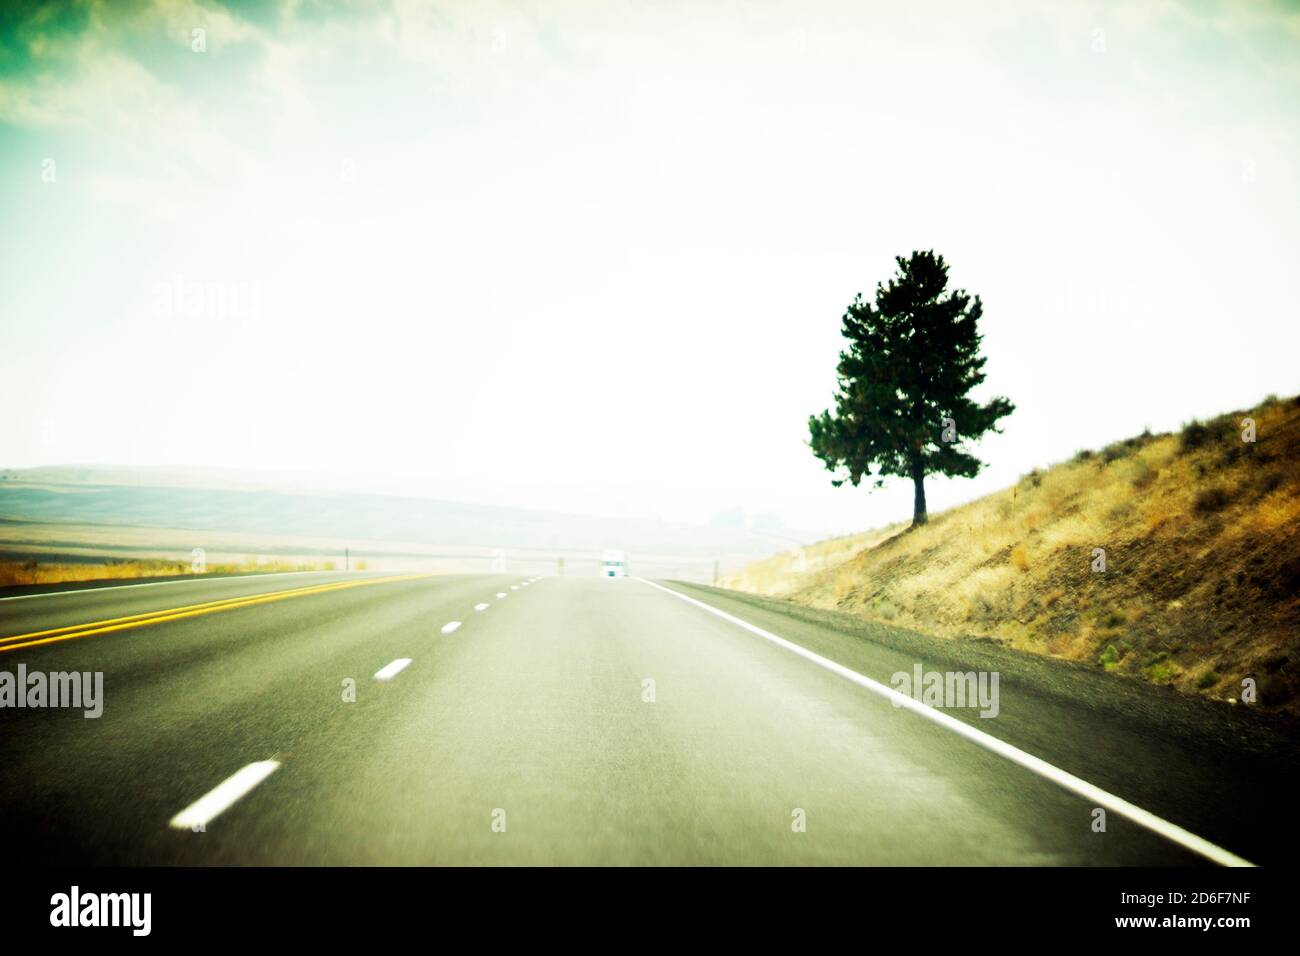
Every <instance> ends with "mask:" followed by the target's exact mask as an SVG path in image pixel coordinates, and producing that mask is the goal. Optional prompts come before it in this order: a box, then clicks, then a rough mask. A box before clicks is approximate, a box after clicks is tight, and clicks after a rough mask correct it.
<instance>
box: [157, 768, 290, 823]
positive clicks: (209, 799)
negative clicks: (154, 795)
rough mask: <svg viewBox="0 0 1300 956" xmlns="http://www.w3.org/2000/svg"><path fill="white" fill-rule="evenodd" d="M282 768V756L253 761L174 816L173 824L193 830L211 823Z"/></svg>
mask: <svg viewBox="0 0 1300 956" xmlns="http://www.w3.org/2000/svg"><path fill="white" fill-rule="evenodd" d="M279 769H280V762H279V761H278V760H259V761H258V762H257V763H250V764H249V765H248V766H247V767H244V768H243V769H241V770H239V771H237V772H236V773H235V774H234V776H232V777H228V778H227V779H226V780H224V781H223V782H221V783H219V784H217V786H216V787H215V788H213V789H212V790H209V791H208V792H207V793H205V794H204V795H203V796H201V797H199V799H197V800H195V801H194V802H193V803H191V804H190V805H189V806H188V807H186V808H185V809H184V810H182V811H181V812H180V813H178V814H176V816H174V817H172V818H171V823H170V825H171V827H172V828H173V829H176V830H192V829H194V828H195V827H204V826H207V825H208V824H209V823H211V822H212V821H213V820H215V819H216V818H217V817H218V816H220V815H221V814H222V813H224V812H225V811H226V810H229V809H230V807H231V806H233V805H234V803H235V801H236V800H238V799H239V798H240V797H242V796H244V794H246V793H248V791H250V790H252V789H253V788H254V787H256V786H257V785H258V784H259V783H261V782H262V781H263V780H265V779H266V778H267V777H269V776H271V774H273V773H275V772H276V771H277V770H279Z"/></svg>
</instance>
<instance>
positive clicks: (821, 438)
mask: <svg viewBox="0 0 1300 956" xmlns="http://www.w3.org/2000/svg"><path fill="white" fill-rule="evenodd" d="M896 261H897V262H898V274H897V275H896V276H895V277H894V278H892V279H890V281H889V284H888V285H877V286H876V302H875V305H872V304H871V303H870V302H864V301H863V299H862V296H861V294H859V295H858V296H857V297H856V298H855V299H854V300H853V304H852V305H850V306H849V308H848V311H847V312H845V313H844V320H843V322H844V327H843V333H844V337H845V338H846V339H848V340H849V347H848V349H847V351H844V352H841V353H840V363H839V367H838V369H837V373H838V378H839V390H838V392H837V393H836V396H835V411H834V413H832V412H830V411H824V412H822V413H821V414H820V415H813V416H811V417H809V419H808V430H809V433H810V434H811V441H810V442H809V445H810V446H811V447H812V450H813V453H814V454H815V455H816V456H817V457H818V458H820V459H821V460H822V461H823V462H824V463H825V464H826V470H827V471H830V472H832V473H835V474H837V477H836V478H835V479H834V480H833V481H832V484H834V485H835V486H836V487H839V486H840V485H842V484H844V482H846V481H847V482H849V483H850V484H852V485H853V486H854V487H857V486H858V484H859V483H860V482H861V481H862V479H863V478H870V479H872V480H873V483H874V486H875V487H877V488H878V487H880V486H881V485H882V484H884V480H885V478H886V477H889V476H897V477H900V478H910V479H911V480H912V482H913V484H914V487H915V491H916V499H915V507H914V509H913V513H912V526H913V527H915V526H916V525H920V524H924V523H925V520H926V511H925V476H926V475H935V474H938V475H952V476H961V477H964V478H972V477H974V476H975V475H977V474H979V470H980V468H981V467H982V466H983V463H982V462H981V461H980V460H979V459H978V458H976V457H975V456H974V455H972V454H970V452H968V451H966V450H965V449H964V447H963V446H964V444H965V443H966V442H968V441H972V440H974V439H977V438H979V437H980V436H981V435H983V434H984V433H985V432H988V431H994V432H996V431H999V429H998V428H997V423H998V421H999V420H1000V419H1002V418H1004V417H1005V416H1007V415H1009V414H1011V412H1012V411H1014V410H1015V406H1014V405H1012V404H1011V402H1010V401H1009V400H1007V399H1005V398H994V399H992V400H991V401H989V402H987V403H986V404H983V405H980V404H977V403H976V402H974V401H972V400H971V399H970V398H969V397H968V396H969V393H970V391H971V390H972V389H973V388H975V387H976V386H977V385H979V384H980V383H981V382H983V381H984V377H985V376H984V372H983V368H984V362H985V361H986V360H985V359H984V358H983V357H982V356H981V355H980V354H979V351H980V339H981V336H980V334H979V332H978V330H977V325H978V323H979V318H980V315H981V313H982V311H983V306H982V305H981V303H980V299H979V296H975V297H973V298H972V297H971V296H969V295H967V294H966V292H965V290H962V289H956V290H954V291H952V292H946V290H947V287H948V265H947V263H945V262H944V261H943V256H936V255H935V254H934V253H933V252H913V253H912V255H911V257H910V258H907V259H904V258H903V257H902V256H898V257H897V259H896ZM945 293H946V294H945ZM945 419H947V420H948V421H947V422H945ZM873 468H874V474H873V472H872V469H873Z"/></svg>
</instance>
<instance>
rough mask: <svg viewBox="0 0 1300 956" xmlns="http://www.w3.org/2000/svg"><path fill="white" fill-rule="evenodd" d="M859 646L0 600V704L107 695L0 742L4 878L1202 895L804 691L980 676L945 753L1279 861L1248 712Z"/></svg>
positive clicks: (612, 609)
mask: <svg viewBox="0 0 1300 956" xmlns="http://www.w3.org/2000/svg"><path fill="white" fill-rule="evenodd" d="M308 589H309V590H308ZM285 592H289V593H285ZM673 592H676V593H673ZM683 595H685V596H688V597H690V598H692V599H694V600H696V601H700V602H703V603H704V604H706V605H708V606H709V607H711V608H715V609H718V610H721V611H724V612H726V613H728V614H731V615H734V616H735V617H736V618H738V619H740V620H743V621H746V622H749V623H751V624H753V625H755V626H757V627H758V628H761V629H763V630H764V631H765V632H767V633H770V634H772V635H776V636H779V637H782V638H786V639H788V640H789V641H790V642H791V644H792V645H794V646H795V647H797V648H806V649H807V651H808V654H806V655H804V656H801V655H800V654H799V653H796V652H794V651H792V650H791V648H790V647H785V646H781V645H780V644H777V643H774V642H773V641H771V640H769V639H766V638H764V637H763V636H761V635H759V634H757V633H755V632H753V631H752V630H749V629H747V628H745V627H743V626H740V625H739V624H738V623H737V622H736V621H734V620H729V619H727V618H726V617H723V616H720V615H718V614H716V613H713V612H712V611H710V610H709V609H708V608H706V607H701V606H699V605H698V604H695V603H691V601H687V600H683V599H682V596H683ZM245 598H248V599H256V600H250V601H248V602H245V601H244V600H243V599H245ZM221 601H227V602H232V603H230V604H228V605H225V606H221V605H215V606H214V605H213V604H212V602H221ZM198 605H204V606H202V607H196V606H198ZM476 607H478V608H480V609H477V610H476ZM160 612H168V613H165V614H160ZM136 615H144V617H143V618H136V619H135V620H128V621H126V622H121V621H120V619H121V618H130V617H132V616H136ZM150 615H154V616H161V617H163V618H165V619H163V620H158V621H155V622H152V623H142V621H143V622H148V621H149V616H150ZM104 621H118V622H119V623H118V624H110V625H102V624H101V625H99V626H98V627H92V628H89V629H87V628H85V627H84V625H87V624H94V623H96V622H104ZM452 622H459V626H458V627H456V628H454V629H453V628H451V627H450V626H449V625H451V623H452ZM63 628H66V629H68V630H62V631H59V630H57V629H63ZM108 628H115V629H108ZM872 628H873V626H870V625H865V624H858V625H855V624H850V623H848V622H847V621H846V620H845V619H843V618H841V617H837V616H834V615H829V614H819V613H817V612H805V611H796V610H792V609H789V608H786V607H784V606H782V605H779V604H778V603H776V602H771V601H762V600H756V599H743V598H740V597H737V596H734V595H729V594H727V593H724V592H716V591H713V590H712V589H707V588H698V587H692V586H687V585H680V584H670V585H668V587H667V588H665V587H662V586H660V585H657V584H655V583H651V582H646V581H641V580H637V579H626V580H615V581H605V580H600V579H596V578H571V577H543V578H539V579H535V580H529V579H527V578H520V577H517V576H516V577H511V576H506V575H463V576H448V575H439V576H402V577H393V576H382V575H357V574H355V573H354V574H351V575H348V574H343V573H337V574H329V573H327V574H317V575H303V576H263V577H244V578H227V579H201V580H193V581H184V582H180V583H169V584H159V585H155V586H144V587H138V586H137V587H123V588H111V589H95V590H85V591H71V592H64V593H60V594H52V595H46V596H40V597H25V598H19V599H17V600H0V635H4V636H6V637H9V638H13V637H15V636H18V635H27V634H33V633H35V634H37V636H36V637H31V638H19V639H18V640H9V641H7V642H4V641H0V650H4V649H6V648H7V650H4V652H3V653H0V671H10V672H16V669H17V667H18V665H19V664H22V665H24V666H25V667H26V669H27V671H28V673H31V672H36V671H40V672H54V671H90V672H96V671H98V672H102V673H103V675H104V678H103V680H104V703H103V714H102V716H101V717H99V718H98V719H87V718H85V717H84V716H83V714H82V712H81V711H80V710H72V709H52V708H46V709H14V708H5V709H3V710H0V845H3V846H4V847H5V848H6V851H7V852H9V853H22V854H26V856H25V857H21V858H27V859H31V860H33V861H35V862H39V863H51V864H53V863H74V864H85V863H90V864H917V865H985V864H1007V865H1039V864H1048V865H1074V864H1098V865H1116V864H1125V865H1126V864H1155V865H1163V864H1194V865H1203V864H1208V860H1207V857H1206V856H1205V854H1204V853H1200V852H1197V851H1196V850H1195V848H1190V849H1189V847H1188V846H1187V845H1186V843H1185V842H1180V841H1179V840H1177V839H1171V838H1169V836H1168V835H1167V834H1162V833H1160V832H1158V831H1157V830H1156V829H1152V828H1151V827H1149V826H1145V825H1139V824H1137V823H1134V822H1130V821H1129V820H1128V819H1125V817H1124V816H1123V815H1121V814H1119V813H1115V812H1110V813H1108V814H1107V817H1106V830H1105V832H1094V829H1093V823H1094V820H1095V819H1096V817H1095V814H1094V809H1095V808H1096V806H1097V803H1096V801H1094V800H1089V799H1085V798H1084V797H1082V796H1079V795H1078V794H1077V793H1076V792H1071V790H1070V789H1069V788H1068V787H1065V786H1062V785H1061V783H1060V782H1059V781H1058V780H1054V779H1051V778H1050V775H1048V776H1045V775H1044V774H1043V773H1041V772H1035V771H1034V770H1031V769H1027V768H1026V767H1025V766H1022V765H1020V764H1018V763H1016V762H1014V761H1013V760H1010V759H1008V758H1007V756H1006V755H1005V754H1000V753H997V752H995V751H994V750H991V749H990V748H989V747H988V746H985V745H981V743H980V742H979V741H974V740H972V739H968V738H966V737H963V736H962V735H961V734H960V733H957V732H954V731H953V729H952V728H951V727H947V726H944V725H943V724H942V723H936V722H935V721H934V720H930V719H927V718H926V717H925V715H922V714H917V713H913V712H911V711H909V710H908V709H905V708H900V707H897V706H895V705H894V703H893V702H891V701H890V700H888V699H886V698H885V697H883V696H881V695H880V694H879V693H877V692H873V691H872V690H870V689H868V688H866V687H864V686H863V685H862V684H859V683H855V682H854V681H853V680H850V679H846V678H845V676H843V674H841V673H836V672H835V671H834V670H832V669H828V667H827V666H825V665H824V663H819V660H820V659H821V658H825V659H827V660H829V661H833V662H835V663H837V664H839V665H841V666H843V667H845V668H851V669H852V670H853V672H854V673H856V674H861V675H864V677H865V678H869V679H871V680H874V681H879V682H882V683H886V684H887V683H888V681H889V678H890V675H891V674H892V673H894V672H895V671H899V670H907V671H910V670H911V669H912V667H913V665H914V664H915V663H918V662H921V663H924V664H925V666H927V667H943V666H956V665H957V664H961V665H962V666H978V667H984V668H987V667H990V666H993V667H996V668H997V669H999V670H1000V672H1001V674H1002V683H1001V688H1000V694H1001V706H1000V713H999V715H998V716H997V717H996V718H992V719H982V718H980V717H979V716H978V714H977V713H975V712H974V711H970V710H966V711H962V712H961V713H960V714H956V716H957V717H958V719H959V720H960V721H962V722H963V724H964V725H966V726H970V727H974V728H977V730H978V732H979V733H981V734H986V735H988V736H989V738H990V739H995V740H998V741H1004V742H1006V743H1007V744H1010V745H1012V746H1014V747H1016V748H1020V751H1019V752H1022V753H1026V754H1030V755H1032V756H1033V757H1036V758H1039V759H1041V760H1043V761H1045V762H1047V763H1049V764H1050V766H1051V767H1052V768H1055V769H1059V770H1060V771H1061V772H1062V773H1068V774H1072V775H1077V776H1078V778H1080V779H1082V780H1085V781H1087V782H1088V783H1089V784H1091V785H1095V786H1096V787H1098V788H1100V789H1102V790H1104V791H1105V792H1106V794H1108V795H1112V796H1115V797H1116V798H1117V799H1124V800H1128V801H1132V802H1133V803H1134V804H1137V805H1138V806H1140V807H1142V808H1143V809H1145V810H1147V811H1150V812H1151V813H1152V814H1154V815H1156V816H1158V818H1159V819H1160V820H1162V821H1165V822H1167V823H1169V824H1170V825H1171V826H1179V827H1183V828H1186V829H1187V830H1188V831H1189V832H1190V833H1193V834H1195V835H1197V836H1199V837H1201V838H1204V839H1206V840H1208V841H1210V842H1211V843H1212V844H1213V845H1214V846H1216V847H1220V848H1221V849H1224V850H1225V851H1227V852H1229V853H1231V854H1240V855H1241V856H1243V857H1245V858H1247V859H1250V860H1252V861H1254V862H1267V861H1269V860H1271V859H1275V858H1278V857H1279V856H1280V855H1283V854H1285V855H1287V856H1289V855H1290V852H1291V848H1290V846H1289V845H1287V844H1286V843H1281V844H1279V842H1278V830H1279V828H1282V829H1286V827H1285V826H1284V822H1285V820H1286V819H1287V817H1286V816H1285V815H1284V807H1285V804H1286V801H1287V800H1289V796H1290V791H1289V788H1286V791H1287V792H1286V793H1282V794H1279V792H1278V791H1279V790H1280V789H1282V788H1280V787H1279V786H1278V785H1277V783H1278V778H1279V775H1282V774H1289V773H1291V772H1293V769H1294V764H1293V762H1292V760H1293V755H1294V752H1295V748H1294V740H1293V739H1289V738H1286V737H1285V736H1284V735H1279V733H1280V732H1278V731H1277V730H1276V729H1275V728H1274V727H1273V726H1272V725H1270V724H1268V723H1267V722H1260V721H1259V720H1257V718H1256V717H1255V715H1251V714H1244V713H1239V711H1241V710H1243V708H1236V709H1230V708H1228V707H1226V705H1214V704H1208V703H1204V702H1201V701H1188V700H1185V699H1182V698H1176V697H1175V696H1173V695H1171V694H1167V693H1161V692H1160V691H1159V690H1158V689H1154V688H1146V687H1141V686H1139V685H1136V684H1132V683H1130V682H1120V681H1115V680H1114V679H1112V678H1109V677H1106V676H1104V675H1095V674H1092V673H1085V672H1083V671H1081V670H1080V669H1078V668H1072V667H1069V666H1068V665H1058V664H1056V663H1055V662H1048V661H1041V660H1028V659H1027V658H1025V656H1024V655H1014V654H1010V653H1009V652H1005V651H1002V650H1001V649H999V648H993V647H988V646H981V645H970V646H966V647H961V648H956V647H955V646H954V643H953V642H945V641H938V640H934V639H930V638H925V637H922V636H920V635H914V634H909V633H908V632H901V631H900V632H895V631H891V630H889V629H881V628H876V629H875V630H873V629H872ZM50 630H56V633H55V634H53V635H50V634H44V636H41V632H48V631H50ZM86 630H91V631H96V633H90V634H86V635H84V636H76V635H80V634H82V632H84V631H86ZM69 635H73V636H71V637H69ZM51 637H53V638H56V639H55V640H49V639H50V638H51ZM42 640H48V641H49V642H48V643H36V642H38V641H42ZM809 654H815V655H820V657H818V658H812V657H810V656H808V655H809ZM954 654H957V655H967V656H966V657H965V658H964V659H963V660H961V661H957V660H956V658H954V657H952V655H954ZM403 662H407V663H403ZM376 675H378V676H376ZM349 681H352V682H355V694H354V696H355V700H348V699H346V698H348V697H349V696H350V695H349V694H348V692H347V691H348V682H349ZM1230 710H1234V712H1232V713H1229V711H1230ZM950 713H951V712H950ZM232 778H233V782H230V783H227V781H232ZM223 785H224V786H223ZM801 821H802V827H801V826H799V824H800V822H801ZM13 858H20V857H13Z"/></svg>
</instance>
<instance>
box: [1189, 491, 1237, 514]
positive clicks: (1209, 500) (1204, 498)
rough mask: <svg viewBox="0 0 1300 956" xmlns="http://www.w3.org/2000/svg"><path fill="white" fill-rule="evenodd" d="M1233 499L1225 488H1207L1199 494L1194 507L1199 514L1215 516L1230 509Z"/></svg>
mask: <svg viewBox="0 0 1300 956" xmlns="http://www.w3.org/2000/svg"><path fill="white" fill-rule="evenodd" d="M1231 501H1232V498H1231V496H1230V495H1229V494H1228V492H1227V491H1226V490H1224V489H1223V488H1206V489H1204V490H1202V491H1199V492H1197V494H1196V500H1195V501H1194V502H1193V504H1192V507H1193V508H1194V509H1195V510H1196V513H1197V514H1203V515H1206V514H1213V513H1214V512H1216V511H1222V510H1223V509H1224V508H1226V507H1228V505H1229V504H1230V503H1231Z"/></svg>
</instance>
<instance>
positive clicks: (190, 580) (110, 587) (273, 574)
mask: <svg viewBox="0 0 1300 956" xmlns="http://www.w3.org/2000/svg"><path fill="white" fill-rule="evenodd" d="M338 573H339V572H338V571H268V572H267V573H266V574H223V575H220V576H213V577H208V576H207V575H204V574H193V575H189V576H187V577H183V578H177V579H176V580H174V581H142V582H141V583H139V584H106V585H104V586H103V587H102V588H69V589H68V590H66V591H42V592H41V593H40V594H12V595H10V596H9V597H0V601H26V600H28V599H29V598H43V597H62V596H63V595H65V594H89V593H90V592H91V591H120V590H122V589H123V588H156V587H158V586H159V585H161V584H194V583H196V582H198V581H207V582H208V583H209V584H212V583H216V582H220V581H240V580H243V579H244V578H279V577H284V576H286V575H290V574H338Z"/></svg>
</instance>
